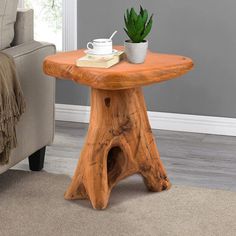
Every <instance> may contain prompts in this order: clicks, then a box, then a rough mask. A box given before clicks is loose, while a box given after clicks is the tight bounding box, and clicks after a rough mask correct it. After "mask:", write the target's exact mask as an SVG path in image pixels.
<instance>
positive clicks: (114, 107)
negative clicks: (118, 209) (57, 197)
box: [65, 88, 171, 209]
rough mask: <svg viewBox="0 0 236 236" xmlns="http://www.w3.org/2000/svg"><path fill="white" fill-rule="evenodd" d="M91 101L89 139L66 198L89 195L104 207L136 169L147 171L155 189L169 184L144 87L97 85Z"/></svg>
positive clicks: (146, 178)
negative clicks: (98, 86) (153, 129)
mask: <svg viewBox="0 0 236 236" xmlns="http://www.w3.org/2000/svg"><path fill="white" fill-rule="evenodd" d="M91 102H92V107H91V117H90V124H89V130H88V134H87V138H86V142H85V145H84V148H83V150H82V152H81V156H80V159H79V162H78V166H77V169H76V171H75V174H74V177H73V179H72V182H71V184H70V186H69V188H68V190H67V192H66V193H65V199H68V200H71V199H86V198H87V199H90V201H91V203H92V205H93V207H94V208H95V209H104V208H106V207H107V204H108V201H109V197H110V193H111V190H112V188H113V187H114V186H115V185H116V184H117V183H118V182H119V181H120V180H122V179H124V178H125V177H128V176H130V175H133V174H140V175H141V176H143V179H144V183H145V184H146V186H147V188H148V190H150V191H153V192H160V191H163V190H167V189H169V188H170V186H171V185H170V182H169V179H168V178H167V175H166V171H165V168H164V166H163V164H162V161H161V159H160V156H159V153H158V150H157V147H156V142H155V138H154V137H153V135H152V130H151V127H150V125H149V121H148V117H147V112H146V105H145V101H144V97H143V93H142V91H141V89H140V88H133V89H126V90H117V91H110V90H100V89H92V100H91Z"/></svg>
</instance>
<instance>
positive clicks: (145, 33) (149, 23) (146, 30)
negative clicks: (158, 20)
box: [142, 15, 153, 40]
mask: <svg viewBox="0 0 236 236" xmlns="http://www.w3.org/2000/svg"><path fill="white" fill-rule="evenodd" d="M152 18H153V15H152V16H151V17H150V19H149V21H148V23H147V26H146V28H145V30H144V31H143V34H142V38H143V40H144V39H145V38H146V37H147V36H148V34H149V33H150V31H151V29H152V24H153V20H152Z"/></svg>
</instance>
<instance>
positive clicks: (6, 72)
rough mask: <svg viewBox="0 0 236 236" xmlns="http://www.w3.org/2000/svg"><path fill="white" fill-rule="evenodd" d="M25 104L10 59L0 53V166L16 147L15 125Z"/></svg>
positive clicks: (11, 59) (13, 64) (14, 68)
mask: <svg viewBox="0 0 236 236" xmlns="http://www.w3.org/2000/svg"><path fill="white" fill-rule="evenodd" d="M24 111H25V102H24V98H23V93H22V90H21V87H20V83H19V79H18V76H17V73H16V66H15V63H14V60H13V58H12V57H10V56H8V55H6V54H4V53H2V52H0V164H1V165H3V164H7V163H8V161H9V156H10V151H11V149H13V148H15V147H16V145H17V139H16V129H15V128H16V123H17V122H18V121H19V119H20V116H21V115H22V113H23V112H24Z"/></svg>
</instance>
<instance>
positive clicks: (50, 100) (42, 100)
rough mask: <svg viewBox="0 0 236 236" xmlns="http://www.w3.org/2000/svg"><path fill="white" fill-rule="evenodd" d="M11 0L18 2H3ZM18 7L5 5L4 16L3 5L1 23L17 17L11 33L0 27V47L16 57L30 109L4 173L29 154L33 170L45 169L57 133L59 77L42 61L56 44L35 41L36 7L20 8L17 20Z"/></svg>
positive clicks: (8, 23)
mask: <svg viewBox="0 0 236 236" xmlns="http://www.w3.org/2000/svg"><path fill="white" fill-rule="evenodd" d="M7 1H8V2H11V3H12V2H14V0H3V1H0V5H1V4H7V3H6V2H7ZM14 7H15V6H10V7H5V9H8V11H9V12H10V13H11V16H10V17H9V16H7V17H6V15H5V19H4V14H5V13H4V12H3V11H2V9H3V6H0V24H1V25H4V24H7V27H9V26H10V25H11V22H10V21H13V26H14V32H13V34H12V33H11V32H10V29H9V33H7V31H6V29H7V27H5V29H4V28H2V29H1V28H0V50H2V51H3V52H5V53H8V54H10V55H12V56H13V57H14V60H15V63H16V67H17V71H18V74H19V80H20V84H21V87H22V90H23V93H24V97H25V100H26V112H25V113H24V114H23V116H22V117H21V120H20V122H19V123H18V125H17V127H16V132H17V140H18V145H17V148H15V149H13V150H12V153H11V156H10V160H9V163H8V164H6V165H1V166H0V173H3V172H4V171H6V170H8V169H9V168H11V167H12V166H14V165H15V164H17V163H18V162H20V161H21V160H23V159H24V158H26V157H29V164H30V169H31V170H36V171H37V170H41V169H42V168H43V162H44V154H45V147H46V146H47V145H49V144H51V143H52V141H53V135H54V97H55V81H54V79H52V78H49V77H47V76H45V75H44V74H43V71H42V62H43V59H44V58H45V57H46V56H47V55H50V54H54V53H55V46H54V45H52V44H47V43H40V42H36V41H34V40H33V11H32V10H18V12H17V16H16V17H15V21H14V14H12V8H14ZM1 11H2V12H1ZM1 30H2V36H4V32H5V33H6V34H5V35H6V36H7V37H5V39H4V40H3V38H1ZM9 35H10V37H9ZM11 35H12V36H11ZM11 37H12V38H11ZM6 38H7V39H6ZM8 38H10V40H11V44H10V47H7V46H8V45H7V42H9V39H8ZM1 47H2V48H1ZM5 47H7V48H5ZM3 48H4V49H3Z"/></svg>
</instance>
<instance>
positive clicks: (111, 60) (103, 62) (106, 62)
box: [76, 51, 124, 68]
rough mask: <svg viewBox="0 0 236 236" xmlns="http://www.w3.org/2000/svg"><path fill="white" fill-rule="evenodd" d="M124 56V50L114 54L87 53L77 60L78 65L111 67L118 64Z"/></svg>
mask: <svg viewBox="0 0 236 236" xmlns="http://www.w3.org/2000/svg"><path fill="white" fill-rule="evenodd" d="M123 57H124V52H123V51H117V52H116V53H114V54H112V55H91V54H86V55H85V56H84V57H81V58H79V59H77V60H76V65H77V66H78V67H95V68H110V67H111V66H114V65H116V64H118V63H119V62H120V61H121V60H122V59H123Z"/></svg>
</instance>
